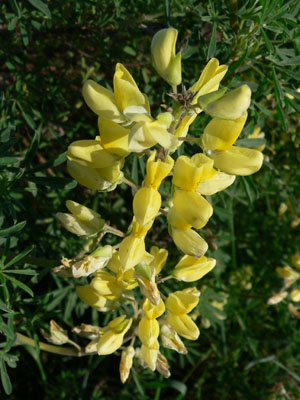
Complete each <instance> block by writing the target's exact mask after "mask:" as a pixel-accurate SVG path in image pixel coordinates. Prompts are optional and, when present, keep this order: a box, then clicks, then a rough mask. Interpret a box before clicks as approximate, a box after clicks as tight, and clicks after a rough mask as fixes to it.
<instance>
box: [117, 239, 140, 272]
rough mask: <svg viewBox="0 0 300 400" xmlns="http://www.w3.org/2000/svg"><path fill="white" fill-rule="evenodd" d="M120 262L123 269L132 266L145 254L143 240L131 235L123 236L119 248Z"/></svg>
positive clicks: (125, 269)
mask: <svg viewBox="0 0 300 400" xmlns="http://www.w3.org/2000/svg"><path fill="white" fill-rule="evenodd" d="M119 255H120V262H121V265H122V269H123V271H127V270H129V269H131V268H134V267H135V266H136V265H137V264H138V263H139V262H141V261H142V259H143V257H144V255H145V242H144V240H143V239H141V238H137V237H134V236H133V235H130V236H127V237H125V238H124V239H123V240H122V242H121V244H120V248H119Z"/></svg>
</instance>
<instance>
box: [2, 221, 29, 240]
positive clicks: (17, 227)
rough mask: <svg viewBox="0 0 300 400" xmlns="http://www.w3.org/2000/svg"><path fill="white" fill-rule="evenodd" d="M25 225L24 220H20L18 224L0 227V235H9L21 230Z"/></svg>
mask: <svg viewBox="0 0 300 400" xmlns="http://www.w3.org/2000/svg"><path fill="white" fill-rule="evenodd" d="M25 225H26V221H22V222H19V223H18V224H15V225H13V226H11V227H10V228H5V229H0V237H6V236H11V235H13V234H14V233H17V232H19V231H21V230H22V229H23V228H24V226H25Z"/></svg>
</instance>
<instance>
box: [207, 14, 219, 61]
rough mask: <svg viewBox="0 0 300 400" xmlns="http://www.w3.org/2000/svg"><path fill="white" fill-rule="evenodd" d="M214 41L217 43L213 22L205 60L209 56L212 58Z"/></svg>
mask: <svg viewBox="0 0 300 400" xmlns="http://www.w3.org/2000/svg"><path fill="white" fill-rule="evenodd" d="M216 43H217V24H216V23H215V22H214V23H213V27H212V31H211V36H210V41H209V45H208V50H207V56H206V59H207V60H209V59H210V58H212V57H213V56H214V55H215V52H216Z"/></svg>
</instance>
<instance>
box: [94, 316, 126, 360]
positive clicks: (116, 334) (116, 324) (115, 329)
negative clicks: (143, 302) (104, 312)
mask: <svg viewBox="0 0 300 400" xmlns="http://www.w3.org/2000/svg"><path fill="white" fill-rule="evenodd" d="M131 324H132V319H131V318H130V319H126V318H125V315H122V316H121V317H117V318H115V319H114V320H112V321H111V322H109V324H108V326H107V327H106V328H104V331H103V334H102V335H101V336H100V338H99V342H98V346H97V352H98V354H99V355H106V354H112V353H114V352H115V351H116V350H118V348H119V347H120V346H121V345H122V343H123V339H124V335H125V333H126V332H127V331H128V329H129V328H130V327H131Z"/></svg>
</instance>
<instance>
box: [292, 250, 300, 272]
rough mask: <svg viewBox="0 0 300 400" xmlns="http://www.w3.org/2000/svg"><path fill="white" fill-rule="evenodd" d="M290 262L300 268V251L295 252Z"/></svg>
mask: <svg viewBox="0 0 300 400" xmlns="http://www.w3.org/2000/svg"><path fill="white" fill-rule="evenodd" d="M291 262H292V264H293V265H294V267H296V268H298V269H300V253H295V254H294V255H293V256H292V259H291Z"/></svg>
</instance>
